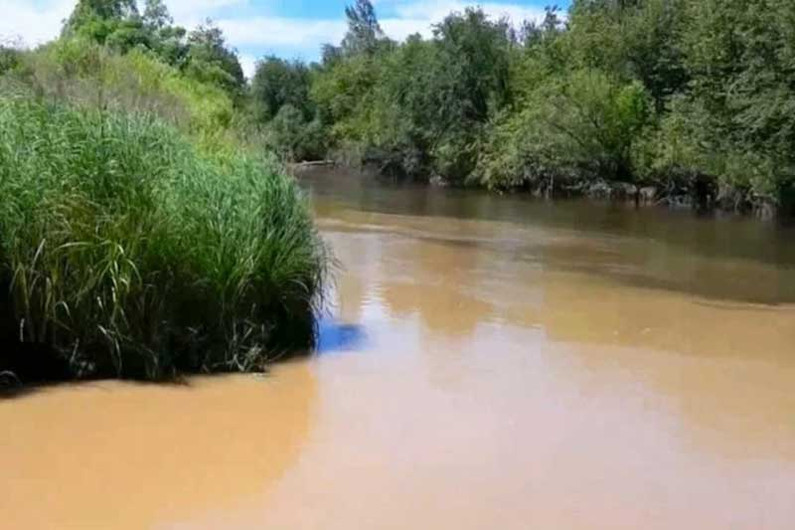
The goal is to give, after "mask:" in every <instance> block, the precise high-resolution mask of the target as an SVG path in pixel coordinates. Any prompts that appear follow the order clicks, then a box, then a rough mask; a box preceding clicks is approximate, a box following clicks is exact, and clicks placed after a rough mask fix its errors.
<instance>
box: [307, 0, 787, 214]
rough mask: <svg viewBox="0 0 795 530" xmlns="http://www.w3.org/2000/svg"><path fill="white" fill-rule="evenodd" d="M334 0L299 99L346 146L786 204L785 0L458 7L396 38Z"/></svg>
mask: <svg viewBox="0 0 795 530" xmlns="http://www.w3.org/2000/svg"><path fill="white" fill-rule="evenodd" d="M347 14H348V19H349V26H350V29H349V32H348V35H347V36H346V37H345V39H344V40H343V42H342V44H341V46H340V47H334V46H327V47H326V48H325V49H324V61H323V65H322V66H321V67H319V68H318V71H317V72H316V73H315V75H314V76H313V77H312V78H311V79H312V87H311V100H312V101H313V102H314V103H315V105H316V106H317V107H316V108H317V110H316V112H317V115H318V116H319V117H320V118H321V119H322V120H323V124H324V127H326V128H327V131H328V141H329V144H330V145H331V147H332V148H333V149H334V150H335V151H336V152H338V153H341V154H344V155H346V156H347V157H349V158H350V157H351V156H353V157H354V158H358V159H360V160H361V161H365V162H367V161H371V162H373V161H374V162H377V163H378V164H380V166H381V168H382V169H383V170H385V171H388V172H390V173H394V174H403V175H408V176H412V177H416V178H429V177H431V176H438V177H441V178H442V179H444V180H447V181H449V182H452V183H459V184H476V185H483V186H487V187H490V188H503V189H504V188H515V187H523V188H528V189H531V190H533V191H536V192H541V193H559V192H582V191H587V190H589V189H591V188H594V187H597V188H598V186H596V183H600V182H623V183H626V184H628V185H632V186H634V185H637V186H638V187H639V186H643V185H645V186H655V189H656V194H657V197H658V199H663V200H669V201H685V202H688V203H691V204H698V205H701V206H705V207H714V206H724V207H728V208H735V209H749V208H759V209H770V208H774V209H775V208H778V209H785V210H790V211H791V209H792V208H793V204H795V112H793V111H795V12H794V11H793V10H792V9H791V6H789V5H788V4H787V3H786V2H777V1H774V0H621V1H619V0H575V1H574V2H573V4H572V6H571V9H570V12H569V13H568V15H567V16H565V17H564V16H563V15H562V14H561V13H560V12H559V11H558V10H557V9H549V10H548V12H547V16H546V19H545V20H544V21H542V22H540V23H533V22H525V23H524V24H522V25H519V26H517V25H516V24H515V22H517V21H513V22H514V23H509V21H507V20H493V19H489V18H488V17H487V16H485V15H484V14H483V12H482V11H480V10H478V9H467V10H465V11H464V12H461V13H452V14H450V15H449V16H448V17H447V18H446V19H444V20H443V21H442V22H441V23H440V24H438V25H437V26H436V27H435V29H434V35H433V38H431V39H428V40H426V39H423V38H421V37H420V36H418V35H415V36H412V37H410V38H408V39H407V40H406V41H405V42H404V43H400V44H397V43H394V42H392V41H389V40H388V39H386V38H385V37H384V36H383V33H382V32H381V30H380V26H379V25H378V21H377V18H376V17H375V13H374V11H373V9H372V5H371V4H370V3H369V2H368V1H367V0H359V1H357V2H356V4H355V5H354V6H353V7H351V8H349V9H348V11H347ZM295 67H296V68H298V66H295Z"/></svg>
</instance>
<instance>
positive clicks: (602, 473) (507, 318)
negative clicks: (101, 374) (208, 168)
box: [0, 174, 795, 530]
mask: <svg viewBox="0 0 795 530" xmlns="http://www.w3.org/2000/svg"><path fill="white" fill-rule="evenodd" d="M304 182H305V185H306V186H307V189H308V190H309V192H310V194H311V196H312V200H313V202H314V205H315V208H316V211H317V215H318V219H319V222H320V225H321V227H322V230H323V234H324V237H325V238H326V239H327V240H328V242H329V243H330V245H331V246H332V247H333V249H334V251H335V254H336V256H337V259H338V261H339V263H340V273H339V276H338V282H337V284H336V287H335V289H334V290H333V292H332V293H330V300H332V301H333V302H334V303H333V308H332V309H331V310H330V314H329V315H328V316H327V317H326V318H325V319H324V321H323V324H322V326H321V330H322V340H321V345H320V349H321V351H320V353H319V354H318V355H317V356H315V357H314V358H312V359H310V360H307V361H303V362H300V363H295V364H289V365H282V366H279V367H277V368H276V369H275V370H274V371H273V373H272V374H269V375H268V376H266V377H250V376H242V377H228V378H227V377H223V378H210V379H196V380H193V381H190V383H189V384H187V385H184V386H166V387H162V386H147V385H130V384H118V383H94V384H89V385H81V386H74V387H57V388H51V389H46V390H41V391H37V392H34V393H31V394H29V395H26V396H24V397H21V398H16V399H13V400H6V401H2V402H0V424H2V425H3V426H4V427H3V428H4V432H3V435H2V436H0V514H2V517H3V520H2V523H0V527H2V528H20V529H27V528H56V529H62V528H103V529H104V528H121V529H142V528H152V529H191V530H192V529H216V528H225V529H227V528H229V529H324V530H326V529H337V528H339V529H345V530H348V529H351V528H378V529H414V528H434V529H448V528H449V529H456V530H460V529H484V528H503V529H517V530H520V529H522V530H523V529H527V528H543V529H562V530H577V529H589V530H592V529H610V530H614V529H633V530H634V529H638V528H642V529H644V530H650V529H664V530H669V529H670V530H682V529H685V530H686V529H694V530H711V529H715V530H724V529H755V530H756V529H770V530H778V529H781V530H789V529H791V528H793V521H795V247H794V245H795V237H794V236H795V234H793V233H792V232H791V231H789V230H787V229H782V228H777V227H774V226H772V225H766V224H761V223H755V222H751V221H748V220H737V219H731V218H726V219H720V218H709V219H704V218H694V217H693V216H691V215H690V214H687V213H684V212H682V213H672V212H666V211H660V210H641V211H635V210H633V209H631V208H624V207H610V206H604V205H594V204H581V203H562V204H561V203H558V204H555V205H549V204H545V203H538V202H533V201H529V200H526V199H523V198H514V197H494V196H488V195H479V194H475V193H468V194H463V193H461V192H456V191H450V190H426V189H420V188H406V187H392V186H384V185H375V184H372V183H370V182H366V181H362V180H361V179H359V178H358V177H357V176H354V175H352V176H347V177H340V176H335V175H326V174H315V175H308V176H305V177H304Z"/></svg>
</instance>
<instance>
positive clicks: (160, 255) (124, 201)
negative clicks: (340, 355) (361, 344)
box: [0, 97, 326, 379]
mask: <svg viewBox="0 0 795 530" xmlns="http://www.w3.org/2000/svg"><path fill="white" fill-rule="evenodd" d="M0 193H2V194H3V198H4V200H3V201H2V203H0V270H2V278H3V282H2V284H3V286H4V288H3V291H2V294H0V314H4V315H8V318H9V319H11V321H10V322H4V323H2V329H8V330H12V331H11V333H9V334H7V335H9V336H5V337H2V338H3V340H4V344H5V345H6V346H12V345H13V344H16V343H18V342H20V341H21V342H24V343H35V344H38V345H42V344H43V345H46V346H47V347H48V348H50V349H52V350H53V351H55V352H57V353H58V354H59V355H60V356H62V357H63V358H66V359H68V360H69V361H70V363H71V365H72V366H73V367H78V366H81V367H83V368H84V369H87V370H88V371H89V373H91V374H93V375H101V376H110V375H116V376H125V377H141V378H147V379H157V378H162V377H169V376H172V375H173V374H174V373H176V372H181V371H186V372H194V371H213V370H250V369H254V368H256V367H258V366H260V365H261V364H262V363H263V362H264V361H265V360H266V359H267V357H268V354H269V353H270V352H274V351H278V350H288V349H294V348H301V347H306V346H308V345H310V343H311V342H312V340H313V332H314V326H313V311H314V309H315V304H316V302H317V301H318V296H319V293H320V292H321V287H322V283H323V280H324V275H325V261H326V258H325V253H324V247H323V245H322V243H321V241H320V239H319V237H318V235H317V234H316V232H315V229H314V226H313V222H312V219H311V215H310V212H309V210H308V208H307V206H306V204H305V203H304V201H303V199H302V196H301V194H300V192H299V190H298V189H297V185H296V184H295V183H294V181H292V180H291V179H288V178H287V177H284V176H281V175H279V174H277V173H275V172H274V170H273V169H272V168H267V167H263V166H262V165H261V164H259V163H257V162H255V161H253V160H251V159H249V158H247V157H245V156H242V155H239V154H225V155H221V154H215V155H208V154H205V153H202V152H200V151H197V150H196V149H195V148H194V147H192V146H191V144H189V143H188V142H186V141H185V140H183V139H182V138H181V137H180V135H179V134H178V133H177V132H176V131H175V130H174V129H172V128H170V127H169V126H166V125H164V124H162V123H161V122H160V121H158V120H156V119H154V118H151V117H145V116H143V115H134V116H125V115H122V114H119V113H115V112H109V111H97V110H83V111H78V110H74V109H70V108H68V107H66V106H64V105H60V104H45V103H40V102H31V101H29V100H26V99H20V98H17V99H12V98H8V97H6V98H2V99H0ZM6 346H3V348H2V349H3V351H6V350H8V349H9V348H6Z"/></svg>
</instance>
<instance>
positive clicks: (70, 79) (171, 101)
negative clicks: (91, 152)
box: [17, 38, 235, 138]
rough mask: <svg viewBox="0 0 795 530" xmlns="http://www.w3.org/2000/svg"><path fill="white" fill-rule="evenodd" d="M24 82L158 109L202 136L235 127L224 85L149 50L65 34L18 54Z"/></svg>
mask: <svg viewBox="0 0 795 530" xmlns="http://www.w3.org/2000/svg"><path fill="white" fill-rule="evenodd" d="M19 61H20V66H19V67H18V68H17V70H19V71H20V72H19V73H18V75H17V77H21V80H22V81H23V83H24V84H25V85H26V86H28V87H29V88H30V89H31V91H32V92H34V93H36V94H39V95H41V96H44V97H46V98H47V99H50V100H55V101H65V102H68V103H71V104H76V105H80V106H84V107H86V106H88V107H94V108H106V109H112V110H122V111H134V112H146V113H154V114H156V115H157V116H159V117H160V118H161V119H163V120H165V121H167V122H169V123H170V124H172V125H175V126H177V127H179V128H180V129H182V130H183V131H185V132H188V133H191V134H192V135H196V136H199V137H203V138H208V137H218V136H221V135H223V134H224V133H226V132H227V131H228V129H229V128H230V127H231V126H232V124H233V120H234V115H235V112H234V105H233V102H232V99H231V98H230V97H229V95H228V94H227V93H226V92H224V91H223V90H222V89H221V88H218V87H216V86H212V85H207V84H203V83H201V82H199V81H196V80H194V79H190V78H188V77H185V76H184V75H182V74H181V73H180V72H179V70H177V69H176V68H174V67H171V66H169V65H167V64H165V63H163V62H160V61H159V60H158V59H157V58H156V57H154V56H153V55H151V54H150V53H149V52H146V51H142V50H134V51H132V52H130V53H128V54H126V55H119V54H117V53H114V52H113V51H111V50H110V49H108V48H106V47H104V46H101V45H99V44H97V43H95V42H92V41H88V40H85V39H79V38H65V39H61V40H59V41H55V42H53V43H51V44H48V45H46V46H43V47H41V48H39V49H37V50H35V51H32V52H26V53H24V54H22V55H21V56H20V58H19Z"/></svg>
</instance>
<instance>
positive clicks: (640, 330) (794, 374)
mask: <svg viewBox="0 0 795 530" xmlns="http://www.w3.org/2000/svg"><path fill="white" fill-rule="evenodd" d="M544 293H545V295H544V301H543V305H542V307H541V308H540V309H539V310H537V311H536V315H537V317H538V319H539V323H540V325H541V326H542V327H543V329H544V330H545V332H546V334H547V337H548V338H549V339H551V340H553V341H555V342H557V343H565V344H572V343H575V344H576V346H572V347H569V346H565V347H564V349H565V351H566V352H567V355H566V356H565V358H567V359H571V358H574V359H575V360H576V362H577V364H578V365H579V366H580V367H583V368H585V371H584V372H583V371H578V370H571V366H570V365H568V364H565V363H564V364H563V365H561V366H563V369H564V370H565V376H566V377H572V376H574V375H575V374H578V373H582V374H587V377H584V378H583V379H582V380H581V381H579V383H578V385H580V387H581V389H582V391H583V392H595V393H603V392H606V391H607V392H614V391H615V390H616V388H617V385H620V384H625V385H636V384H637V383H638V382H639V381H640V382H642V383H643V384H644V387H645V388H648V389H651V390H653V391H655V392H656V393H657V394H659V395H660V396H661V397H664V400H665V402H666V403H669V404H670V405H671V406H672V407H673V410H674V411H675V412H676V414H677V415H678V416H679V417H680V418H681V419H682V420H683V421H684V422H686V423H687V424H688V425H689V427H690V429H689V430H688V431H687V432H688V434H689V435H690V436H691V437H692V439H693V440H694V442H695V443H697V444H699V445H700V446H702V447H706V448H707V449H709V450H711V451H717V452H719V453H720V454H726V455H730V456H737V457H741V456H742V457H764V456H766V455H771V454H773V455H777V456H783V457H785V458H787V459H792V460H795V422H793V421H792V418H795V393H793V392H792V388H795V351H793V349H792V345H793V344H795V326H793V322H795V308H791V307H790V308H778V309H775V308H766V307H758V306H727V305H722V306H721V305H716V304H707V303H701V302H698V301H696V300H693V299H689V298H685V297H682V296H679V295H675V294H672V293H667V292H663V291H656V290H651V289H649V290H643V289H636V288H621V287H618V286H616V285H611V284H605V283H600V282H597V281H594V280H593V279H589V278H587V277H584V276H581V275H566V274H554V273H553V274H549V275H547V278H546V279H545V281H544ZM548 357H549V359H550V361H551V362H552V363H553V365H554V361H555V358H556V356H555V348H551V350H550V354H549V356H548ZM614 385H615V386H614Z"/></svg>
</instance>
